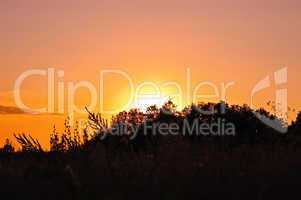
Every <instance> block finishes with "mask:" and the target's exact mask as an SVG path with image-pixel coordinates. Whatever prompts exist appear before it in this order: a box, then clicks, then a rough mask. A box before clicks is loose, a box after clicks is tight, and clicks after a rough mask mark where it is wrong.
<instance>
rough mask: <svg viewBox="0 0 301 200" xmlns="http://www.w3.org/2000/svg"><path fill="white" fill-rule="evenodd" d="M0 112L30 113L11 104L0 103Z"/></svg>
mask: <svg viewBox="0 0 301 200" xmlns="http://www.w3.org/2000/svg"><path fill="white" fill-rule="evenodd" d="M0 114H2V115H5V114H30V112H25V111H24V110H22V109H20V108H17V107H13V106H1V105H0Z"/></svg>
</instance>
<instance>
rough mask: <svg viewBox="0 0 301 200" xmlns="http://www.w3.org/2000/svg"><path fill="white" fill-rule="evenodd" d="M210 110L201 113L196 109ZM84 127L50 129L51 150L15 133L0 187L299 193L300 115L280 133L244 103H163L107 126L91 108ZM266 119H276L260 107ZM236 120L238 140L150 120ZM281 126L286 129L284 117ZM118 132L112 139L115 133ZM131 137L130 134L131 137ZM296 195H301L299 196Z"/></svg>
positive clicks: (58, 194)
mask: <svg viewBox="0 0 301 200" xmlns="http://www.w3.org/2000/svg"><path fill="white" fill-rule="evenodd" d="M200 110H202V111H207V112H210V111H215V112H214V114H210V115H208V114H202V113H200V112H199V111H200ZM87 112H88V126H89V130H90V131H89V130H88V129H84V130H83V131H80V130H79V129H78V126H77V125H76V126H75V128H73V129H72V128H71V126H70V124H69V121H68V119H67V120H66V122H65V130H64V132H63V133H62V134H59V133H58V132H57V130H56V129H55V127H54V129H53V132H52V134H51V136H50V147H51V148H50V151H45V150H43V149H42V147H41V145H40V144H39V142H38V141H37V140H36V139H35V138H32V137H31V136H30V135H25V134H18V135H15V137H16V140H17V142H18V143H19V144H20V145H21V151H15V149H14V147H13V146H12V145H11V142H10V141H9V140H7V141H6V142H5V144H4V147H3V148H2V149H1V152H0V177H1V180H2V181H1V182H0V191H1V195H3V196H6V195H8V197H9V198H10V199H17V198H18V199H19V198H22V199H152V200H153V199H221V198H222V199H252V200H253V199H283V198H289V197H290V196H291V195H299V192H298V189H299V186H300V178H301V173H300V170H299V168H300V166H301V160H300V155H301V148H300V147H301V136H300V130H301V129H300V128H301V114H299V115H298V117H297V119H296V120H295V121H294V122H293V123H292V124H291V125H289V126H288V132H287V133H286V134H281V133H278V132H277V131H276V130H274V129H272V128H270V127H268V126H267V125H265V124H263V123H262V122H261V121H260V120H259V119H258V118H257V117H256V116H255V115H254V114H253V112H254V110H252V109H251V108H249V107H248V106H246V105H244V106H238V105H227V104H225V103H223V102H221V103H217V104H214V103H207V104H199V105H191V106H188V107H186V108H185V109H183V111H177V110H176V109H175V105H174V104H173V103H172V102H171V101H168V102H167V103H166V104H164V105H163V106H162V107H161V108H157V107H156V106H151V107H149V108H148V109H147V111H146V112H141V111H139V110H138V109H132V110H130V111H123V112H120V113H119V114H117V115H116V116H114V117H112V120H111V123H110V125H109V124H108V122H107V120H105V119H104V118H103V117H102V116H101V114H98V113H92V112H90V111H88V110H87ZM260 112H261V113H262V114H264V115H265V116H266V117H268V118H270V119H275V118H276V116H275V115H273V114H270V113H269V112H267V111H265V110H263V109H262V110H260ZM195 120H197V121H198V122H199V123H200V124H214V123H216V122H217V121H218V120H223V122H227V123H233V124H234V125H235V128H236V129H235V135H210V134H208V135H200V134H198V133H197V131H192V132H190V134H181V133H179V134H173V135H172V134H154V132H156V130H155V131H154V130H153V129H156V128H146V127H158V126H152V125H154V124H156V125H158V124H159V125H160V124H177V125H178V127H180V130H181V131H183V130H185V128H187V127H185V123H188V124H193V123H194V122H195ZM279 123H282V125H284V126H285V125H286V124H285V122H283V121H282V120H281V119H279ZM120 126H122V127H126V129H122V130H124V132H122V131H121V132H119V134H118V135H117V134H114V133H115V132H114V130H117V128H118V127H120ZM134 134H135V137H133V135H134ZM299 196H300V195H299Z"/></svg>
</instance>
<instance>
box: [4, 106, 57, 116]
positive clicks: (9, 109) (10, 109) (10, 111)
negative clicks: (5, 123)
mask: <svg viewBox="0 0 301 200" xmlns="http://www.w3.org/2000/svg"><path fill="white" fill-rule="evenodd" d="M0 115H63V114H60V113H39V112H35V111H31V110H22V109H20V108H17V107H14V106H2V105H0Z"/></svg>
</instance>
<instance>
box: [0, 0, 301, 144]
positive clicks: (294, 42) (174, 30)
mask: <svg viewBox="0 0 301 200" xmlns="http://www.w3.org/2000/svg"><path fill="white" fill-rule="evenodd" d="M300 8H301V2H300V1H298V0H287V1H281V0H260V1H259V0H252V1H251V0H248V1H244V0H218V1H217V0H216V1H215V0H210V1H205V0H186V1H180V0H167V1H162V0H160V1H159V0H152V1H148V0H147V1H133V0H127V1H124V0H90V1H89V0H88V1H79V0H72V1H67V0H51V1H50V0H44V1H38V0H27V1H23V0H9V1H8V0H4V1H1V2H0V11H1V12H0V22H1V26H0V29H1V31H0V38H1V46H0V70H1V79H0V105H2V106H16V105H15V101H14V98H13V89H14V84H15V81H16V80H17V78H18V77H19V76H20V74H22V73H23V72H25V71H26V70H29V69H47V68H48V67H53V68H55V70H56V72H57V70H63V71H64V78H63V79H58V78H57V77H56V79H55V80H56V82H55V84H56V85H55V87H56V91H55V102H56V103H57V97H58V96H57V83H58V81H64V83H65V86H66V87H67V83H68V82H70V81H72V82H74V83H77V82H79V81H90V82H91V83H93V85H94V86H95V88H96V89H97V92H98V98H97V102H98V106H97V108H98V107H99V101H100V96H99V90H100V89H99V81H100V76H99V72H100V71H101V70H105V69H118V70H122V71H125V72H126V73H127V74H128V75H129V76H130V77H131V79H132V80H133V83H134V87H135V88H137V86H138V85H139V84H140V83H142V82H144V81H152V82H153V83H155V84H156V85H158V86H159V87H160V86H162V85H163V84H164V83H165V82H166V81H174V82H177V83H179V85H180V86H181V89H182V90H183V94H184V96H183V98H185V96H186V94H187V89H186V84H187V76H186V70H187V67H189V68H190V70H191V88H193V87H195V86H196V85H197V84H198V83H199V82H202V81H210V82H212V83H214V84H215V85H218V86H219V85H220V84H221V83H222V82H225V83H228V82H231V81H234V82H235V84H234V85H233V86H231V88H229V90H227V100H228V101H229V102H230V103H237V104H242V103H248V104H250V95H251V90H252V88H253V87H254V85H255V84H256V83H257V82H258V81H259V80H261V79H262V78H264V77H266V76H267V75H273V73H274V72H275V71H277V70H278V69H280V68H282V67H287V68H288V83H287V84H286V85H285V86H281V87H282V88H283V87H286V88H287V89H288V104H289V105H290V106H291V107H294V108H296V109H297V110H301V108H300V106H301V104H300V103H299V102H300V100H301V96H300V95H299V90H298V86H299V85H300V84H301V82H300V79H299V74H300V70H301V69H300V66H301V65H300V64H301V61H300V59H299V57H300V56H299V55H300V50H301V48H300V44H301V38H300V34H301V21H300V18H301V13H300ZM104 86H105V93H104V94H105V96H104V103H105V107H106V108H108V109H112V108H114V109H115V110H118V109H120V108H121V107H123V105H124V102H126V101H127V99H128V97H129V88H128V84H127V82H126V80H125V79H124V77H121V76H117V75H114V76H108V77H106V79H105V80H104ZM160 89H161V90H162V91H163V94H164V95H165V96H170V93H172V92H174V89H175V88H172V87H169V88H168V87H165V88H164V87H161V88H160ZM275 89H276V88H275V87H271V88H270V89H269V90H265V91H264V92H262V93H260V94H258V95H257V96H256V98H255V101H256V105H265V103H266V102H267V101H268V100H273V99H274V98H275V97H274V90H275ZM144 90H145V91H146V89H144ZM204 92H210V90H209V89H208V88H207V89H206V88H204ZM21 94H22V95H21V96H22V99H23V101H24V102H25V103H26V105H29V106H31V107H33V108H36V107H41V106H45V105H46V103H47V101H46V100H47V79H46V78H45V77H39V76H34V77H30V78H28V79H26V80H25V81H24V83H23V84H22V88H21ZM65 95H66V96H65V97H66V99H65V100H66V101H67V96H68V91H65ZM216 100H217V99H216V98H211V99H208V101H216ZM89 101H90V97H89V92H88V91H87V90H85V89H80V90H78V91H77V93H76V98H75V104H76V105H78V106H79V107H80V106H81V107H82V106H83V105H87V104H89ZM204 101H206V99H204ZM184 103H185V102H184ZM64 105H65V110H66V109H67V107H68V105H66V102H65V104H64ZM56 109H57V105H56ZM291 115H292V116H293V115H294V114H293V113H292V114H291ZM63 119H64V116H57V115H55V116H54V115H49V116H48V115H28V114H27V115H25V114H5V115H4V114H0V134H1V135H0V142H1V141H3V140H4V138H6V137H11V136H12V133H13V132H21V131H22V130H24V131H26V132H31V133H32V134H33V135H34V136H36V137H38V138H39V139H40V140H41V141H42V143H43V144H46V143H47V142H46V141H47V139H48V137H49V133H50V131H51V127H52V126H53V124H57V125H58V126H60V125H59V124H62V123H63Z"/></svg>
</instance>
